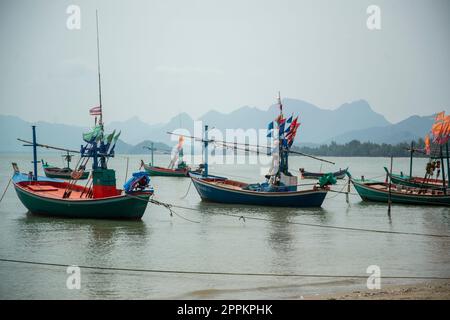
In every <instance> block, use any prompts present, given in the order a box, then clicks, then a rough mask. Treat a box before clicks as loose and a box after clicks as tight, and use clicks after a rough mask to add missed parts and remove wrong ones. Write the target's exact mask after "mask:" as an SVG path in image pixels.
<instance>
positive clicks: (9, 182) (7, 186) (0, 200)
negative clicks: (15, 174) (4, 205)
mask: <svg viewBox="0 0 450 320" xmlns="http://www.w3.org/2000/svg"><path fill="white" fill-rule="evenodd" d="M11 180H12V178H9V181H8V184H7V185H6V188H5V191H3V194H2V197H1V199H0V202H2V200H3V197H4V196H5V194H6V191H7V190H8V188H9V185H10V184H11Z"/></svg>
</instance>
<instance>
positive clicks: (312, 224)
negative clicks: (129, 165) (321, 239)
mask: <svg viewBox="0 0 450 320" xmlns="http://www.w3.org/2000/svg"><path fill="white" fill-rule="evenodd" d="M128 196H130V195H128ZM131 197H133V198H136V199H138V200H141V201H147V202H152V203H155V204H158V205H162V206H164V207H166V208H167V209H169V208H179V209H186V210H191V211H196V212H201V211H200V210H198V209H195V208H191V207H185V206H180V205H175V204H169V203H164V202H161V201H158V200H154V199H151V201H150V200H145V199H142V198H139V197H134V196H131ZM156 202H157V203H156ZM224 209H225V208H224ZM216 214H218V215H223V216H229V217H234V218H241V219H242V218H244V219H249V220H259V221H268V222H275V223H284V224H293V225H300V226H306V227H317V228H327V229H335V230H346V231H360V232H373V233H387V234H398V235H410V236H423V237H436V238H450V235H447V234H432V233H419V232H405V231H391V230H377V229H365V228H354V227H342V226H333V225H324V224H314V223H306V222H295V221H283V220H275V219H267V218H259V217H249V216H243V215H236V214H231V213H221V212H219V213H216Z"/></svg>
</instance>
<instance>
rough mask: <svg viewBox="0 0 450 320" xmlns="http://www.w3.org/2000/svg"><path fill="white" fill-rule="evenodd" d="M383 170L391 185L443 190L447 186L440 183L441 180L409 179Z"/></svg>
mask: <svg viewBox="0 0 450 320" xmlns="http://www.w3.org/2000/svg"><path fill="white" fill-rule="evenodd" d="M384 170H385V171H386V173H387V174H388V175H389V176H390V178H391V181H392V183H394V184H401V185H403V186H408V187H415V188H425V189H427V188H431V189H440V190H443V189H444V188H447V187H448V186H447V184H445V187H444V184H443V183H442V180H438V179H424V178H420V177H410V176H407V175H403V174H395V173H389V170H388V169H387V168H386V167H385V168H384Z"/></svg>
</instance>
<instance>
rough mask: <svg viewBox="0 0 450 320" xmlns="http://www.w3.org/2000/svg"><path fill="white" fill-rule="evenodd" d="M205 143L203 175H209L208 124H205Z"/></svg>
mask: <svg viewBox="0 0 450 320" xmlns="http://www.w3.org/2000/svg"><path fill="white" fill-rule="evenodd" d="M203 143H204V152H205V154H204V157H205V158H204V164H205V168H204V170H203V177H205V178H206V177H208V125H205V138H204V139H203Z"/></svg>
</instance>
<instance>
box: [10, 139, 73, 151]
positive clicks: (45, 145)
mask: <svg viewBox="0 0 450 320" xmlns="http://www.w3.org/2000/svg"><path fill="white" fill-rule="evenodd" d="M17 140H18V141H20V142H24V143H29V144H31V145H32V144H33V142H31V141H28V140H23V139H19V138H17ZM36 146H37V147H41V148H47V149H54V150H59V151H69V152H73V153H80V151H77V150H70V149H65V148H60V147H53V146H50V145H47V144H41V143H36Z"/></svg>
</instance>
